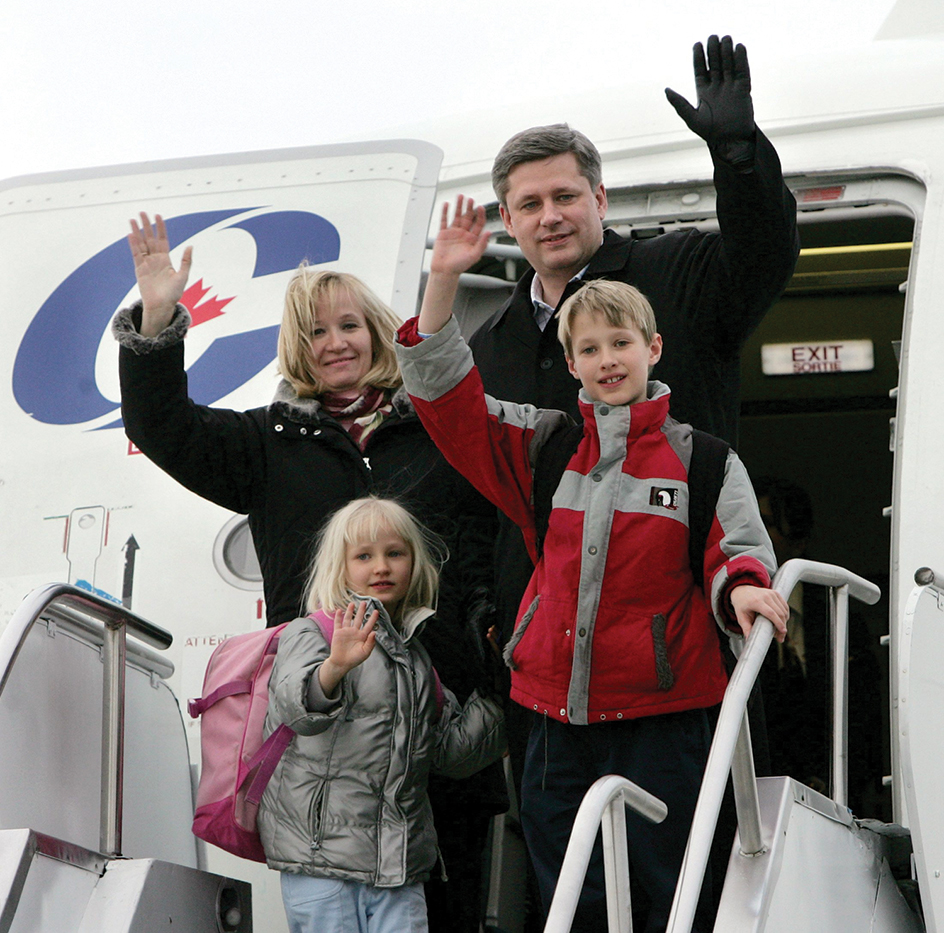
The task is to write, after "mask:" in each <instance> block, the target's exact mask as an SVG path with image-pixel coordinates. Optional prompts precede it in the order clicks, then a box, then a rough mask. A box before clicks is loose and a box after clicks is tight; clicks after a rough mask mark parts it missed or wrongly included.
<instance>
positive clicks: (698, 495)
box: [688, 428, 731, 589]
mask: <svg viewBox="0 0 944 933" xmlns="http://www.w3.org/2000/svg"><path fill="white" fill-rule="evenodd" d="M730 449H731V448H730V446H729V445H728V444H727V443H725V442H724V441H723V440H721V438H719V437H715V436H714V435H712V434H706V433H705V432H704V431H699V430H698V429H697V428H693V429H692V460H691V463H690V464H689V466H688V559H689V562H690V564H691V567H692V576H693V577H694V578H695V582H696V583H697V584H698V586H699V588H701V589H704V586H705V545H706V544H707V542H708V532H709V531H711V525H712V522H713V521H714V519H715V510H716V509H717V507H718V496H719V495H720V494H721V487H722V486H723V485H724V467H725V464H726V463H727V460H728V451H729V450H730Z"/></svg>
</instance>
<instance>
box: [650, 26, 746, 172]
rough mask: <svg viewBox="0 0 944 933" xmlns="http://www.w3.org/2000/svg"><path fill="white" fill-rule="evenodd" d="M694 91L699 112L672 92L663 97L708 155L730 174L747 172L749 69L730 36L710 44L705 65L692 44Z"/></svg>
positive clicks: (701, 53)
mask: <svg viewBox="0 0 944 933" xmlns="http://www.w3.org/2000/svg"><path fill="white" fill-rule="evenodd" d="M693 53H694V56H693V57H694V66H695V90H696V92H697V94H698V108H697V109H696V108H695V107H693V106H692V105H691V104H690V103H689V102H688V101H687V100H686V99H685V98H684V97H682V95H681V94H678V93H676V92H675V91H673V90H672V89H671V88H666V89H665V96H666V97H667V98H668V99H669V103H670V104H671V105H672V106H673V107H674V108H675V110H676V112H677V113H678V115H679V116H680V117H681V118H682V119H683V120H684V121H685V122H686V124H687V125H688V128H689V129H690V130H691V131H692V132H693V133H696V134H697V135H698V136H700V137H701V138H702V139H703V140H705V142H706V143H708V147H709V148H710V149H711V151H712V152H713V153H714V154H715V155H716V156H718V158H720V159H723V160H724V161H725V162H727V163H728V164H729V165H731V166H732V167H733V168H734V169H737V170H741V171H743V170H750V168H751V167H752V166H753V163H754V105H753V104H752V103H751V70H750V68H749V66H748V64H747V50H746V49H745V48H744V46H743V45H741V44H740V43H738V45H737V46H735V45H734V43H733V42H732V40H731V37H730V36H725V37H724V38H723V39H721V40H720V41H719V39H718V37H717V36H711V37H710V38H709V39H708V61H707V63H706V61H705V51H704V48H703V47H702V44H701V43H700V42H697V43H695V48H694V50H693Z"/></svg>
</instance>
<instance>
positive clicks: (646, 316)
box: [557, 279, 656, 360]
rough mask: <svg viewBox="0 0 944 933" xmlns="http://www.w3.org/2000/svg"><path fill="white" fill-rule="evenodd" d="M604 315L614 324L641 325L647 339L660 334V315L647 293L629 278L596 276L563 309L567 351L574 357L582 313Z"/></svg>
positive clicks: (560, 331) (560, 325)
mask: <svg viewBox="0 0 944 933" xmlns="http://www.w3.org/2000/svg"><path fill="white" fill-rule="evenodd" d="M582 314H586V315H595V314H599V315H602V317H603V318H604V320H605V321H606V323H607V324H609V325H610V326H611V327H627V326H631V327H638V328H639V330H640V331H642V335H643V337H645V339H646V343H652V339H653V337H655V335H656V316H655V312H654V311H653V310H652V305H651V304H649V301H648V299H647V298H646V296H645V295H644V294H643V293H642V292H641V291H639V289H638V288H633V286H632V285H627V284H626V283H625V282H610V281H609V280H607V279H593V280H592V281H590V282H587V284H586V285H584V286H582V287H581V288H580V290H579V291H576V292H574V294H573V295H571V296H570V298H568V299H567V300H566V301H565V302H564V304H563V305H562V307H561V309H560V319H559V321H558V322H557V339H558V340H559V341H560V342H561V343H562V344H563V345H564V355H565V356H566V357H567V358H568V359H570V360H572V359H573V358H574V346H573V331H574V321H575V320H576V319H577V318H578V317H580V315H582Z"/></svg>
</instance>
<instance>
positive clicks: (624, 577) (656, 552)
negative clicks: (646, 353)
mask: <svg viewBox="0 0 944 933" xmlns="http://www.w3.org/2000/svg"><path fill="white" fill-rule="evenodd" d="M397 354H398V357H399V360H400V366H401V369H402V371H403V378H404V384H405V386H406V388H407V390H408V391H409V393H410V396H411V398H412V399H413V403H414V406H415V408H416V411H417V413H418V414H419V415H420V417H421V418H422V420H423V423H424V424H425V426H426V429H427V430H428V431H429V433H430V435H431V436H432V438H433V439H434V440H435V441H436V444H437V445H438V446H439V448H440V450H442V452H443V454H444V455H445V456H446V459H447V460H449V462H450V463H452V464H453V466H455V467H456V469H458V470H459V471H460V472H461V473H463V474H464V475H465V476H466V477H467V478H468V479H469V480H470V481H471V482H472V483H473V485H475V486H476V487H477V488H478V489H479V490H480V491H481V492H482V493H483V494H484V495H486V496H487V497H488V498H489V499H491V501H492V502H494V503H495V504H496V505H497V506H498V507H499V508H500V509H502V510H503V511H504V512H505V514H507V515H508V516H509V518H511V519H512V520H513V521H514V522H516V523H517V524H518V526H519V527H520V528H521V530H522V532H523V534H524V538H525V541H526V543H527V545H528V548H529V550H530V551H531V554H532V556H533V557H536V556H537V552H536V548H535V540H536V532H535V524H534V511H533V506H532V477H533V467H534V465H535V463H536V462H537V459H538V458H539V457H540V453H541V447H542V445H543V444H544V443H545V442H546V440H547V438H548V437H549V436H550V434H551V433H552V432H553V431H554V430H555V429H556V428H557V427H559V426H560V424H561V422H562V420H565V419H567V416H566V415H564V414H563V413H561V412H557V411H549V410H542V409H536V408H534V407H533V406H530V405H517V404H512V403H507V402H501V401H498V400H496V399H493V398H491V397H490V396H488V395H486V394H485V393H484V391H483V389H482V384H481V380H480V379H479V375H478V371H477V370H476V368H475V366H474V365H473V362H472V355H471V353H470V352H469V349H468V347H467V346H466V344H465V342H464V341H463V340H462V337H461V336H460V334H459V329H458V326H457V325H456V323H455V320H454V319H452V320H450V321H449V323H448V324H447V325H446V326H445V327H444V328H443V329H442V330H441V331H440V332H439V333H438V334H435V335H434V336H432V337H429V338H428V339H426V340H421V339H420V338H419V336H418V334H417V331H416V320H415V319H414V320H411V321H408V322H407V323H406V324H404V325H403V327H402V328H401V330H400V334H399V346H398V347H397ZM580 409H581V412H582V414H583V417H584V437H583V439H582V440H581V442H580V445H579V447H578V448H577V452H576V453H575V454H574V456H573V458H572V459H571V461H570V463H569V464H568V465H567V470H566V471H565V473H564V476H563V479H562V480H561V482H560V485H559V486H558V488H557V491H556V492H555V494H554V498H553V508H552V511H551V516H550V522H549V524H548V529H547V536H546V538H545V541H544V549H543V553H542V555H541V558H540V559H539V560H538V563H537V567H536V568H535V571H534V575H533V576H532V578H531V582H530V584H529V585H528V589H527V591H526V593H525V596H524V599H523V600H522V603H521V609H520V610H519V616H518V622H517V625H516V626H515V631H514V634H513V635H512V637H511V639H510V641H509V643H508V645H507V646H506V649H505V651H506V659H507V660H508V662H509V665H510V666H511V668H512V675H511V683H512V686H511V696H512V699H514V700H515V701H516V702H518V703H520V704H521V705H523V706H525V707H527V708H529V709H533V710H535V711H537V712H540V713H543V714H546V715H548V716H552V717H553V718H555V719H558V720H560V721H562V722H570V723H574V724H576V725H584V724H588V723H595V722H610V721H613V720H621V719H632V718H637V717H641V716H652V715H656V714H660V713H671V712H678V711H681V710H687V709H699V708H704V707H708V706H713V705H715V704H717V703H719V702H721V699H722V696H723V694H724V687H725V683H726V675H725V672H724V667H723V664H722V659H721V653H720V649H719V642H718V637H717V634H716V632H715V631H714V625H713V623H712V621H711V617H712V615H713V616H714V618H715V620H717V622H718V624H719V625H721V626H722V627H724V628H726V629H729V630H734V631H737V624H736V621H735V618H734V613H733V610H732V608H731V605H730V602H729V593H730V591H731V589H732V587H734V586H737V585H740V584H742V583H747V584H751V585H756V586H768V585H769V583H770V575H771V574H772V573H773V571H774V569H775V567H776V564H775V561H774V556H773V548H772V547H771V544H770V539H769V538H768V536H767V532H766V529H765V528H764V525H763V522H762V521H761V518H760V514H759V512H758V509H757V503H756V500H755V498H754V492H753V490H752V488H751V485H750V481H749V479H748V477H747V472H746V471H745V469H744V466H743V464H742V463H741V461H740V460H739V459H738V457H737V455H736V454H735V453H734V452H733V451H732V452H731V453H730V454H729V455H728V460H727V463H726V465H725V476H724V483H723V485H722V489H721V492H720V495H719V497H718V504H717V507H716V511H715V516H714V520H713V522H712V525H711V529H710V531H709V533H708V539H707V542H706V547H705V563H704V580H705V594H707V598H706V595H705V594H703V593H702V591H701V590H700V589H699V588H698V587H697V586H696V584H695V581H694V579H693V577H692V571H691V566H690V561H689V553H688V535H689V530H688V502H689V499H688V485H687V475H688V465H689V462H690V460H691V450H692V444H691V431H692V429H691V426H690V425H685V424H679V423H678V422H676V421H675V420H674V419H672V418H671V417H669V390H668V387H667V386H665V385H663V384H662V383H659V382H651V383H650V384H649V398H648V400H647V401H644V402H640V403H638V404H636V405H631V406H630V405H622V406H609V405H606V404H604V403H602V402H591V401H590V400H589V399H588V398H587V396H586V395H585V394H584V393H583V392H581V398H580Z"/></svg>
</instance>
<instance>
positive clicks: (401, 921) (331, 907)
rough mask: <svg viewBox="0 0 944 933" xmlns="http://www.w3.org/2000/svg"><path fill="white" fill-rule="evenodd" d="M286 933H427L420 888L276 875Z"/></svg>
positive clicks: (421, 888) (420, 886)
mask: <svg viewBox="0 0 944 933" xmlns="http://www.w3.org/2000/svg"><path fill="white" fill-rule="evenodd" d="M282 903H283V904H284V905H285V916H286V917H287V918H288V928H289V933H427V931H428V929H429V927H428V926H427V923H426V898H425V897H424V895H423V885H422V884H411V885H406V886H405V887H402V888H374V887H371V886H370V885H368V884H360V883H359V882H357V881H338V880H336V879H334V878H313V877H311V875H293V874H291V873H290V872H287V871H283V872H282Z"/></svg>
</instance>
